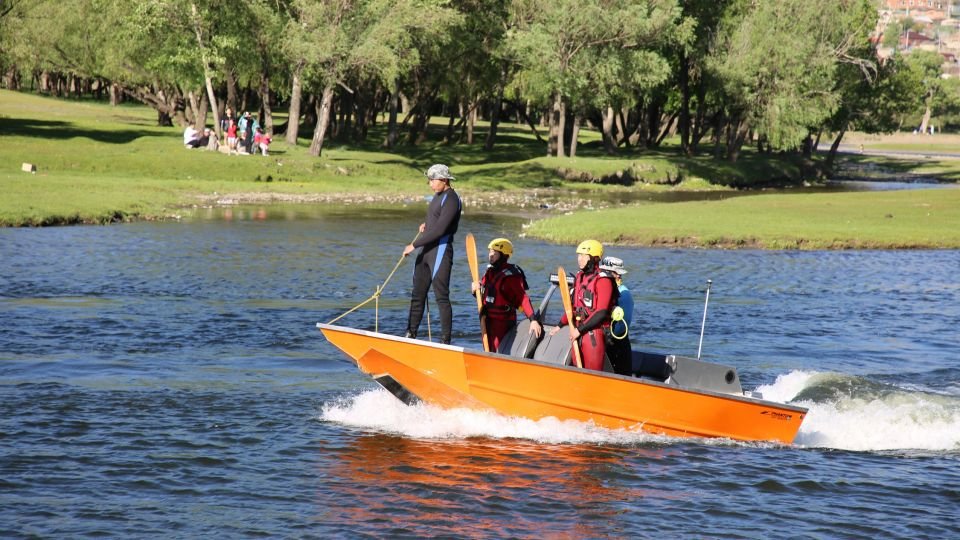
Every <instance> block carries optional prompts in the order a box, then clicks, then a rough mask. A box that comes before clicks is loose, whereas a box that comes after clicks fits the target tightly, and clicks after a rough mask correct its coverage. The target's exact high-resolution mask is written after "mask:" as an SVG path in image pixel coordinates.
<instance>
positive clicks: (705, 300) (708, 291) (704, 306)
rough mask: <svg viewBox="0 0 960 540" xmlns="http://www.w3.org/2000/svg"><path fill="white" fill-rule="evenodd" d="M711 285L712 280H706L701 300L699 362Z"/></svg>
mask: <svg viewBox="0 0 960 540" xmlns="http://www.w3.org/2000/svg"><path fill="white" fill-rule="evenodd" d="M712 284H713V280H712V279H708V280H707V296H706V298H705V299H704V300H703V322H701V323H700V344H699V345H697V360H700V351H702V350H703V331H704V329H705V328H706V327H707V304H709V303H710V285H712Z"/></svg>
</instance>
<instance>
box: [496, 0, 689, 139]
mask: <svg viewBox="0 0 960 540" xmlns="http://www.w3.org/2000/svg"><path fill="white" fill-rule="evenodd" d="M514 9H515V21H516V23H517V25H516V28H515V29H513V30H511V31H510V32H509V33H508V40H509V43H510V46H511V47H512V50H513V54H514V57H515V58H517V60H518V62H519V63H520V66H521V70H520V73H518V77H519V78H520V80H522V81H523V84H524V87H523V88H524V91H525V93H526V94H527V95H528V96H530V97H531V98H532V99H533V100H534V101H536V102H539V103H544V104H549V106H550V115H549V117H550V138H549V142H548V147H547V155H550V156H557V157H563V156H564V155H565V151H564V133H565V121H566V116H567V106H568V104H570V103H574V104H576V103H578V102H580V101H582V99H581V98H586V97H587V96H588V95H590V94H593V93H598V92H599V93H604V92H606V91H611V92H612V93H614V94H616V93H617V92H618V91H617V90H615V89H614V88H613V86H615V85H616V84H618V83H619V84H624V85H627V86H629V87H633V86H634V85H636V84H638V83H640V84H648V83H649V82H651V81H650V79H647V78H646V76H647V75H648V73H649V72H646V71H645V70H644V68H645V67H653V68H654V71H653V75H654V77H659V76H660V75H662V74H663V71H662V70H659V69H657V68H656V67H657V66H658V64H659V65H662V64H661V62H662V59H661V58H660V56H659V54H658V53H657V52H656V49H657V47H658V46H659V45H661V44H662V43H663V42H664V41H665V40H666V39H668V38H669V37H672V36H673V35H674V34H675V29H674V28H673V26H674V25H675V22H676V20H677V18H678V17H679V9H678V8H677V5H676V3H675V2H669V1H666V2H664V1H654V0H648V1H643V2H633V1H627V0H612V1H611V0H586V1H578V0H557V1H551V0H518V1H517V2H515V5H514ZM638 68H639V69H638ZM610 83H614V84H613V86H611V84H610ZM571 100H573V101H571Z"/></svg>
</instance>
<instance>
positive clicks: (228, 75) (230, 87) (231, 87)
mask: <svg viewBox="0 0 960 540" xmlns="http://www.w3.org/2000/svg"><path fill="white" fill-rule="evenodd" d="M224 71H225V73H224V78H225V79H226V84H227V107H230V110H232V111H233V116H234V118H239V117H240V115H239V113H240V110H239V109H238V108H237V105H238V101H237V77H236V76H235V75H234V74H233V70H232V69H230V68H227V69H226V70H224Z"/></svg>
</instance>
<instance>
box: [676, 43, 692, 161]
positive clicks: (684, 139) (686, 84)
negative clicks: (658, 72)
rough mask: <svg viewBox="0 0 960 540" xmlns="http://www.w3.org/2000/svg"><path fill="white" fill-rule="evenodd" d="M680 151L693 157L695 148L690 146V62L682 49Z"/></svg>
mask: <svg viewBox="0 0 960 540" xmlns="http://www.w3.org/2000/svg"><path fill="white" fill-rule="evenodd" d="M679 69H680V73H679V75H680V81H679V82H680V125H679V126H678V127H679V128H680V150H681V151H682V152H683V153H684V154H686V155H688V156H692V155H693V148H691V146H690V60H689V59H688V58H687V54H686V53H685V52H684V51H683V47H680V67H679Z"/></svg>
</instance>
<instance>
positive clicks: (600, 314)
mask: <svg viewBox="0 0 960 540" xmlns="http://www.w3.org/2000/svg"><path fill="white" fill-rule="evenodd" d="M612 301H613V280H612V279H607V278H604V279H599V280H598V281H597V298H596V302H597V310H596V311H594V312H593V315H591V316H590V318H589V319H587V320H585V321H583V324H581V325H580V326H578V327H577V330H579V331H580V333H581V334H585V333H587V332H589V331H590V330H593V329H594V328H597V327H598V326H600V325H601V324H603V322H604V321H606V320H608V319H609V318H610V310H611V309H613V306H611V305H610V304H611V302H612Z"/></svg>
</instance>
